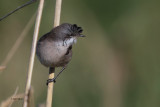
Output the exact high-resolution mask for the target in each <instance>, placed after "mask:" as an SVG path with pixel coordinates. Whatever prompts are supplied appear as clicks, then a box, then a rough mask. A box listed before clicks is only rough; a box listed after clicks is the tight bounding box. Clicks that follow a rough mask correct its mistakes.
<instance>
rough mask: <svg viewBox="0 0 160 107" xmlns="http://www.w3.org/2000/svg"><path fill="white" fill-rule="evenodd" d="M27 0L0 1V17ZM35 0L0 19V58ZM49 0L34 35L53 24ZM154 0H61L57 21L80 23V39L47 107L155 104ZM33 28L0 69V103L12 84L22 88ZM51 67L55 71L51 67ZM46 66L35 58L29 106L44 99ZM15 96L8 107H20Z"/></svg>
mask: <svg viewBox="0 0 160 107" xmlns="http://www.w3.org/2000/svg"><path fill="white" fill-rule="evenodd" d="M25 2H27V0H12V1H8V0H1V1H0V16H3V15H5V14H6V13H8V12H10V11H11V10H13V9H15V8H16V7H17V6H19V5H22V4H24V3H25ZM37 6H38V2H37V3H35V4H32V5H30V6H28V7H25V8H23V9H22V10H20V11H18V12H16V13H15V14H13V15H11V16H9V17H8V18H6V19H5V20H3V21H1V22H0V61H1V62H2V61H3V60H4V59H5V56H6V54H7V53H8V52H9V50H10V49H11V47H12V45H13V44H14V42H15V41H16V39H17V38H18V37H19V35H20V33H21V32H22V30H23V29H24V27H25V25H26V24H27V22H28V21H29V19H30V18H31V17H32V15H33V14H34V12H35V11H36V9H37ZM54 6H55V0H45V7H44V11H43V17H42V22H41V27H40V36H42V35H43V34H45V33H46V32H48V31H50V30H51V29H52V26H53V17H54ZM159 10H160V1H159V0H121V1H119V0H99V1H95V0H63V5H62V15H61V23H64V22H68V23H76V24H78V25H79V26H82V27H83V29H84V34H85V35H86V36H87V37H86V38H84V39H79V40H78V43H77V44H76V45H75V46H74V47H73V51H74V55H73V58H72V61H71V62H70V63H69V65H68V68H67V69H66V71H65V72H64V73H63V74H61V75H60V77H59V78H58V79H57V83H56V84H55V87H54V96H53V107H64V106H65V107H159V106H160V102H159V100H160V78H159V75H160V42H159V40H160V30H159V29H160V11H159ZM33 30H34V27H32V29H31V30H30V32H28V35H27V37H26V38H25V40H24V42H23V43H22V44H21V46H20V48H19V49H18V51H17V52H16V54H15V55H14V57H13V59H12V60H11V61H10V62H9V63H8V65H7V67H6V69H5V70H4V71H3V72H1V73H0V102H2V101H4V100H6V99H7V98H8V97H9V96H11V95H12V94H13V93H14V91H15V89H16V87H17V86H19V92H18V93H23V92H24V89H25V83H26V78H27V69H28V63H29V56H30V49H31V43H32V36H33ZM56 71H59V69H57V70H56ZM47 78H48V69H47V68H45V67H44V66H42V65H41V64H40V63H39V61H38V60H37V58H36V59H35V66H34V72H33V78H32V86H33V88H34V96H35V97H34V98H35V105H38V104H41V103H44V102H45V101H46V93H47V86H46V85H45V84H46V80H47ZM22 103H23V101H22V100H20V101H16V102H14V103H13V105H12V106H13V107H21V106H22Z"/></svg>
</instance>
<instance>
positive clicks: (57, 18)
mask: <svg viewBox="0 0 160 107" xmlns="http://www.w3.org/2000/svg"><path fill="white" fill-rule="evenodd" d="M61 4H62V0H56V7H55V18H54V27H56V26H58V25H59V23H60V14H61ZM54 74H55V72H54V70H52V71H51V70H50V72H49V79H52V78H54ZM53 86H54V83H53V82H52V83H49V84H48V90H47V101H46V107H51V106H52V96H53Z"/></svg>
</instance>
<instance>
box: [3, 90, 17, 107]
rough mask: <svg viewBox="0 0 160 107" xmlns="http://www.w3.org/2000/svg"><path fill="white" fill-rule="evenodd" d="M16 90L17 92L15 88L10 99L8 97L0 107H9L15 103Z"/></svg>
mask: <svg viewBox="0 0 160 107" xmlns="http://www.w3.org/2000/svg"><path fill="white" fill-rule="evenodd" d="M18 90H19V87H17V88H16V90H15V92H14V94H13V95H12V96H11V97H9V98H8V99H6V100H5V101H3V102H2V103H1V105H0V107H11V105H12V103H13V102H14V101H15V100H14V98H15V96H16V94H17V92H18Z"/></svg>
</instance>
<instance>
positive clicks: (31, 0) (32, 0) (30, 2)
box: [0, 0, 37, 21]
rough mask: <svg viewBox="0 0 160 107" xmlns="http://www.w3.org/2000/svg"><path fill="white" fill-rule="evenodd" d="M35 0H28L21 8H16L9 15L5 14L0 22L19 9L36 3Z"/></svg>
mask: <svg viewBox="0 0 160 107" xmlns="http://www.w3.org/2000/svg"><path fill="white" fill-rule="evenodd" d="M36 1H37V0H30V1H28V2H27V3H25V4H23V5H22V6H19V7H17V8H16V9H15V10H13V11H11V12H10V13H8V14H6V15H5V16H3V17H1V18H0V21H1V20H3V19H4V18H6V17H8V16H9V15H11V14H13V13H14V12H16V11H18V10H19V9H21V8H23V7H25V6H27V5H30V4H32V3H33V2H36Z"/></svg>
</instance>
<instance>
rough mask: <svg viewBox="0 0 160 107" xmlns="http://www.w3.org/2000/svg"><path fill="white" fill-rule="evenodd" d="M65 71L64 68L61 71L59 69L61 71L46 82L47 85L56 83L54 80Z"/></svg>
mask: <svg viewBox="0 0 160 107" xmlns="http://www.w3.org/2000/svg"><path fill="white" fill-rule="evenodd" d="M65 69H66V66H64V67H63V68H62V69H61V71H60V72H59V73H58V74H57V75H56V76H55V77H54V78H53V79H48V80H47V83H46V84H47V85H48V84H49V83H50V82H54V83H55V82H56V78H57V77H58V76H59V75H60V74H61V73H62V72H63V71H64V70H65Z"/></svg>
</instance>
